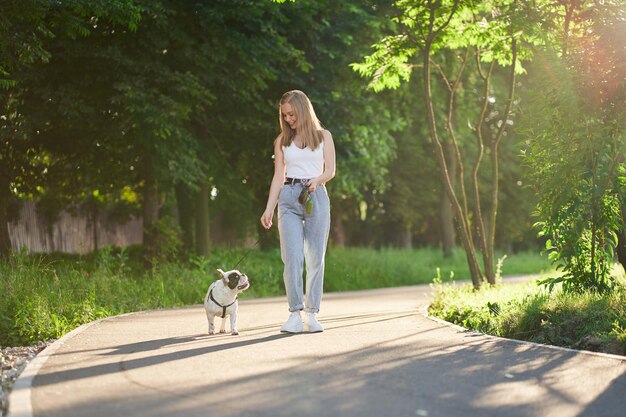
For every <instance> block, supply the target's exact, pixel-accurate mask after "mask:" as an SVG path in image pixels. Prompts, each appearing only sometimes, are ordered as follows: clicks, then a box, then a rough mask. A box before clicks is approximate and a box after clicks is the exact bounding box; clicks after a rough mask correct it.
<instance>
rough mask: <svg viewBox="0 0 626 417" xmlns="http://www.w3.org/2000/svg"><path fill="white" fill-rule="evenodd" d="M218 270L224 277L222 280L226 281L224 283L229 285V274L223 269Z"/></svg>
mask: <svg viewBox="0 0 626 417" xmlns="http://www.w3.org/2000/svg"><path fill="white" fill-rule="evenodd" d="M217 272H219V273H220V278H221V279H222V281H223V282H224V285H228V276H227V275H226V272H224V271H222V270H221V269H219V268H218V269H217Z"/></svg>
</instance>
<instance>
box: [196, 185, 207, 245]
mask: <svg viewBox="0 0 626 417" xmlns="http://www.w3.org/2000/svg"><path fill="white" fill-rule="evenodd" d="M195 217H196V253H197V254H198V255H199V256H205V257H208V256H209V246H210V238H209V185H208V184H207V182H206V181H203V182H202V183H201V184H200V189H199V190H198V193H197V194H196V216H195Z"/></svg>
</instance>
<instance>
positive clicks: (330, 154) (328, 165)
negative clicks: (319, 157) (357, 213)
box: [309, 130, 336, 192]
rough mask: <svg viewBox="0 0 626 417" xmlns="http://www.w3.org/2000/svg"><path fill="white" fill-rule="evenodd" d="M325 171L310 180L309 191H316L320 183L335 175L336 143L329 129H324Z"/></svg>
mask: <svg viewBox="0 0 626 417" xmlns="http://www.w3.org/2000/svg"><path fill="white" fill-rule="evenodd" d="M323 134H324V172H322V175H320V176H319V177H317V178H313V179H312V180H311V181H309V191H310V192H313V191H315V188H317V186H318V185H321V184H325V183H327V182H328V181H330V180H331V179H333V178H334V177H335V170H336V166H335V143H334V142H333V135H331V134H330V132H329V131H328V130H324V132H323Z"/></svg>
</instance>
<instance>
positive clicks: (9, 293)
mask: <svg viewBox="0 0 626 417" xmlns="http://www.w3.org/2000/svg"><path fill="white" fill-rule="evenodd" d="M140 249H141V248H138V247H130V248H114V247H110V246H109V247H106V248H103V249H102V250H100V251H98V252H97V253H96V254H94V255H90V256H87V257H80V258H77V257H75V256H68V255H60V254H57V255H49V256H46V257H43V256H40V255H32V256H28V255H26V253H25V252H21V253H18V254H13V255H12V256H11V258H10V259H9V260H8V261H6V262H0V293H2V298H0V345H2V346H6V345H18V344H28V343H34V342H37V341H39V340H48V339H51V338H58V337H61V336H62V335H63V334H65V333H67V332H68V331H70V330H72V329H74V328H76V327H78V326H80V325H82V324H84V323H88V322H90V321H93V320H96V319H98V318H102V317H107V316H110V315H116V314H122V313H127V312H132V311H140V310H148V309H155V308H169V307H178V306H185V305H192V304H200V303H202V300H203V298H204V295H205V293H206V290H207V288H208V286H209V284H210V283H211V282H212V281H214V280H215V279H217V277H218V276H217V273H216V272H215V271H216V270H217V269H218V268H221V269H223V270H228V269H231V268H232V267H233V266H234V265H235V264H237V262H239V261H240V260H241V259H242V257H244V255H245V259H244V261H242V263H241V264H240V265H239V266H238V269H240V270H241V271H243V272H245V273H246V274H247V275H248V276H249V277H250V280H251V283H252V286H251V287H250V289H249V290H247V291H246V292H245V293H243V294H242V295H241V297H242V298H250V297H267V296H278V295H283V294H284V287H283V278H282V277H283V265H282V262H281V260H280V253H279V251H278V250H277V249H276V250H271V251H260V250H255V249H252V250H248V249H216V250H214V251H213V252H212V253H211V255H210V256H209V257H208V258H202V257H196V258H192V259H191V260H190V261H189V262H160V263H158V264H157V265H156V266H155V267H154V268H153V269H152V270H150V271H147V272H146V271H145V270H144V269H143V262H142V259H143V257H142V254H141V250H140ZM519 256H520V262H519V263H518V265H517V266H514V262H515V261H514V260H515V259H516V256H512V257H511V262H510V263H507V265H510V266H511V267H510V268H506V267H505V269H504V272H505V273H507V274H516V273H526V272H535V271H538V270H541V269H543V268H545V266H546V264H545V261H544V260H542V259H541V258H540V257H539V256H538V255H537V254H534V255H532V254H520V255H519ZM529 259H532V261H529ZM442 265H445V267H443V269H441V271H443V274H444V276H445V279H446V280H448V279H452V277H453V276H459V277H463V276H466V275H467V272H466V268H467V267H466V265H465V263H464V259H463V255H462V253H460V252H457V253H456V254H455V255H454V257H453V258H452V259H451V260H450V259H446V260H445V261H444V260H443V259H442V256H441V253H440V251H437V250H432V249H425V250H419V251H418V250H413V251H409V250H405V251H393V250H383V251H375V250H371V249H345V250H344V249H331V250H330V251H329V253H328V256H327V261H326V274H325V275H326V280H325V290H326V291H339V290H358V289H365V288H378V287H386V286H397V285H412V284H419V283H427V282H429V281H430V279H431V278H432V276H433V275H434V274H435V273H436V271H437V269H438V268H439V267H440V266H442ZM452 271H455V272H454V273H452Z"/></svg>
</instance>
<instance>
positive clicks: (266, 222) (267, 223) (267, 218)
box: [261, 210, 274, 229]
mask: <svg viewBox="0 0 626 417" xmlns="http://www.w3.org/2000/svg"><path fill="white" fill-rule="evenodd" d="M273 218H274V210H271V211H270V210H265V212H264V213H263V215H262V216H261V224H262V225H263V227H265V228H266V229H269V228H270V227H272V219H273Z"/></svg>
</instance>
